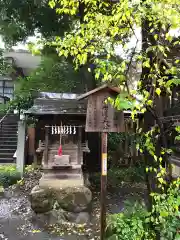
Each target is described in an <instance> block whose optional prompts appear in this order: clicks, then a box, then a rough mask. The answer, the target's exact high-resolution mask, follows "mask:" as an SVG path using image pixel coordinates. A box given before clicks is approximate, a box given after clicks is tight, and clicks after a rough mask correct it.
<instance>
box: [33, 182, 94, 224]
mask: <svg viewBox="0 0 180 240" xmlns="http://www.w3.org/2000/svg"><path fill="white" fill-rule="evenodd" d="M54 181H55V180H54V179H53V182H52V183H51V182H50V183H49V184H48V183H47V182H46V181H44V180H42V179H41V181H40V186H36V187H34V188H33V189H32V192H31V194H30V200H31V207H32V209H33V210H34V212H35V213H36V214H37V217H38V218H39V217H41V218H42V217H43V216H44V217H46V218H47V221H50V222H51V221H52V219H53V222H54V223H59V222H61V221H62V222H63V221H69V222H74V223H78V224H79V223H80V224H82V223H88V222H89V219H90V214H89V213H90V206H91V201H92V193H91V191H90V190H89V189H88V188H87V187H85V186H83V185H80V183H81V182H80V180H79V182H76V183H75V184H74V186H72V182H68V181H70V180H63V181H62V180H56V181H55V182H54ZM71 181H73V180H71ZM76 181H78V180H77V179H76ZM65 183H66V185H65ZM70 183H71V184H70ZM75 185H77V186H75ZM39 214H40V215H39ZM49 219H50V220H49Z"/></svg>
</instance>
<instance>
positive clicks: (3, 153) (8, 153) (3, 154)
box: [0, 152, 14, 158]
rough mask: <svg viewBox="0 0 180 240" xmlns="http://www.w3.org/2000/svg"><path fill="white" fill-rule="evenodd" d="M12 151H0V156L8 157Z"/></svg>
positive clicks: (11, 155) (11, 154)
mask: <svg viewBox="0 0 180 240" xmlns="http://www.w3.org/2000/svg"><path fill="white" fill-rule="evenodd" d="M13 155H14V153H12V152H0V158H9V157H13Z"/></svg>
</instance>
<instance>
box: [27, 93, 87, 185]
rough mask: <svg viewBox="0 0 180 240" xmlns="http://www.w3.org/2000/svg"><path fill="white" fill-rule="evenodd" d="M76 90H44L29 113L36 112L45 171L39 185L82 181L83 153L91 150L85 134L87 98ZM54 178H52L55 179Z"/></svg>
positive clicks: (37, 129) (74, 183)
mask: <svg viewBox="0 0 180 240" xmlns="http://www.w3.org/2000/svg"><path fill="white" fill-rule="evenodd" d="M77 97H78V95H76V94H55V93H41V95H40V97H39V98H37V99H35V101H34V105H33V106H32V108H31V109H29V110H28V112H27V114H29V115H33V116H36V118H37V119H38V122H37V125H36V139H37V138H38V142H39V143H38V146H37V150H36V152H37V154H41V156H42V167H43V170H44V175H43V177H42V179H41V181H40V185H49V184H51V186H52V184H53V183H54V184H56V185H58V180H61V185H62V180H64V185H67V184H69V182H68V180H70V182H71V185H76V184H77V185H83V184H84V180H83V174H82V164H83V153H84V152H86V153H88V152H89V148H88V141H87V139H86V136H85V118H86V102H85V101H77ZM52 181H53V182H52Z"/></svg>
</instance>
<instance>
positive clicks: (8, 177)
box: [0, 165, 21, 187]
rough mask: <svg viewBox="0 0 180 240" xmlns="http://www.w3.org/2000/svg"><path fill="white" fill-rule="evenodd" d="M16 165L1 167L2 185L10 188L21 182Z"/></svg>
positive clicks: (0, 179)
mask: <svg viewBox="0 0 180 240" xmlns="http://www.w3.org/2000/svg"><path fill="white" fill-rule="evenodd" d="M20 179H21V177H20V174H19V173H18V172H17V170H16V165H0V185H2V186H3V187H8V186H10V185H12V184H15V183H16V182H17V181H18V180H20Z"/></svg>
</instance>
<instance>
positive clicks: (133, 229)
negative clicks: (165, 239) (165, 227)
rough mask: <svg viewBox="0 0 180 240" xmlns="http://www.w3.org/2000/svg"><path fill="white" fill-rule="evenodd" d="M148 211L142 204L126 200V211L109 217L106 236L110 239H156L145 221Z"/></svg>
mask: <svg viewBox="0 0 180 240" xmlns="http://www.w3.org/2000/svg"><path fill="white" fill-rule="evenodd" d="M147 215H148V212H147V210H146V208H145V206H143V205H142V204H140V203H138V202H136V203H131V202H129V201H126V202H125V211H124V212H123V213H119V214H114V215H112V216H110V217H109V221H108V227H107V232H106V236H107V239H109V240H113V239H114V240H141V239H142V240H144V239H149V240H150V239H154V238H153V235H154V232H153V231H151V230H150V228H148V226H147V224H146V223H145V220H146V217H147Z"/></svg>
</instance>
